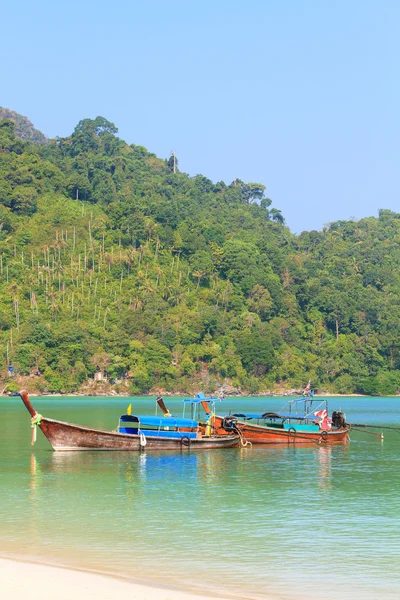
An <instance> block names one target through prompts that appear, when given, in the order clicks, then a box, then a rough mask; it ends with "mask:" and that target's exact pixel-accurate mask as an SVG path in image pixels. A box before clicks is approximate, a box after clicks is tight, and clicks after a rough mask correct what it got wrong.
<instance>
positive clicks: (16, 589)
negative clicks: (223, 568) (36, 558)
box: [0, 558, 221, 600]
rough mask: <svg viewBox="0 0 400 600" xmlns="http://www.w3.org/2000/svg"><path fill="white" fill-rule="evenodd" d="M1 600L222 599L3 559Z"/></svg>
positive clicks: (1, 561)
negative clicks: (55, 599)
mask: <svg viewBox="0 0 400 600" xmlns="http://www.w3.org/2000/svg"><path fill="white" fill-rule="evenodd" d="M0 597H1V598H2V600H26V599H27V598H29V600H39V599H40V600H54V598H57V600H71V598H73V599H74V600H115V598H118V599H119V600H128V599H129V600H205V598H207V599H208V600H221V596H218V597H217V596H199V595H197V594H192V593H190V592H186V591H180V590H175V589H165V588H161V587H151V586H146V585H142V584H138V583H133V582H130V581H127V580H123V579H119V578H117V577H112V576H108V575H101V574H98V573H93V572H87V571H76V570H72V569H68V568H63V567H56V566H51V565H45V564H39V563H30V562H23V561H19V560H14V559H12V560H11V559H8V558H0Z"/></svg>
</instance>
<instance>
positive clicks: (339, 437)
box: [202, 393, 350, 444]
mask: <svg viewBox="0 0 400 600" xmlns="http://www.w3.org/2000/svg"><path fill="white" fill-rule="evenodd" d="M314 403H316V404H314ZM202 406H203V408H204V410H205V412H206V414H207V416H208V419H209V421H211V422H212V430H213V431H214V433H216V434H219V435H224V432H225V433H229V432H231V431H237V432H238V433H239V434H240V436H241V438H243V439H244V440H245V441H247V442H251V443H252V444H310V443H316V444H343V443H345V442H347V441H348V440H349V430H350V425H348V424H346V420H345V417H344V415H343V413H341V412H333V413H332V418H329V416H328V402H327V400H326V399H323V400H316V399H314V397H313V394H312V393H310V395H309V396H305V397H302V398H299V399H297V400H291V401H289V402H288V403H287V404H286V406H285V407H284V408H283V410H282V412H280V413H275V412H266V413H236V414H233V415H228V416H225V417H221V416H218V415H214V414H213V412H212V410H211V408H210V406H209V403H208V402H207V400H203V401H202Z"/></svg>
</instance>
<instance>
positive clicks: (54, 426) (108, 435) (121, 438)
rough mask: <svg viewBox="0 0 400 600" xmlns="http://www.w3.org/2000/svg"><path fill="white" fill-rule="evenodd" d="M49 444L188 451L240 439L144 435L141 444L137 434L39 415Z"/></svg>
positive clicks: (223, 445)
mask: <svg viewBox="0 0 400 600" xmlns="http://www.w3.org/2000/svg"><path fill="white" fill-rule="evenodd" d="M38 426H39V427H40V429H41V430H42V432H43V434H44V435H45V436H46V438H47V439H48V441H49V442H50V444H51V446H52V447H53V449H54V450H56V451H71V450H114V451H126V450H127V451H130V452H138V451H140V450H146V451H148V450H179V449H184V450H187V449H188V448H190V449H191V450H197V449H204V450H207V449H215V448H232V447H233V446H237V445H238V442H239V436H238V434H236V433H235V434H233V435H229V436H209V437H206V436H202V437H198V438H196V439H189V438H187V437H185V436H183V437H177V438H162V437H158V436H146V437H145V442H146V444H145V445H142V443H143V441H144V440H143V438H142V441H141V438H140V436H138V435H132V434H123V433H117V432H115V431H103V430H101V429H91V428H89V427H83V426H81V425H73V424H72V423H64V422H63V421H55V420H53V419H47V418H44V417H43V418H42V420H41V421H40V423H39V425H38Z"/></svg>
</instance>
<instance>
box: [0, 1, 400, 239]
mask: <svg viewBox="0 0 400 600" xmlns="http://www.w3.org/2000/svg"><path fill="white" fill-rule="evenodd" d="M1 21H2V25H1V36H0V49H1V56H2V61H1V78H0V105H2V106H6V107H8V108H12V109H14V110H16V111H17V112H20V113H22V114H24V115H26V116H28V117H29V118H30V119H31V121H32V122H33V123H34V125H35V126H36V127H37V128H38V129H40V130H42V131H43V132H44V133H45V134H46V135H48V136H56V135H60V136H66V135H69V134H70V133H71V132H72V131H73V129H74V127H75V125H76V124H77V123H78V122H79V120H80V119H83V118H86V117H90V118H94V117H96V116H97V115H101V116H103V117H105V118H107V119H109V120H110V121H113V122H114V123H115V124H116V125H117V127H118V128H119V134H120V136H121V137H122V138H123V139H125V140H126V141H127V142H128V143H135V144H141V145H144V146H146V147H147V148H148V150H149V151H152V152H155V153H156V154H157V155H158V156H160V157H162V158H165V157H168V156H169V154H170V151H171V150H174V151H175V152H176V154H177V156H178V159H179V166H180V169H181V170H182V171H185V172H187V173H189V175H196V174H198V173H201V174H203V175H205V176H207V177H209V178H210V179H212V180H213V181H219V180H224V181H226V182H227V183H229V182H231V181H232V180H233V179H234V178H236V177H239V178H240V179H243V180H244V181H256V182H261V183H264V184H265V185H266V186H267V195H268V196H269V197H270V198H272V200H273V206H275V207H276V208H280V209H281V210H282V211H283V214H284V216H285V217H286V219H287V223H288V225H289V226H290V228H291V229H292V231H294V232H297V233H298V232H300V231H302V230H304V229H321V228H322V227H323V226H324V224H326V223H328V222H330V221H335V220H338V219H349V218H351V217H354V218H356V219H358V218H361V217H364V216H376V215H377V211H378V209H379V208H390V209H392V210H396V211H399V210H400V202H399V192H398V179H399V176H398V175H399V165H400V160H399V159H400V156H399V155H400V117H399V110H400V78H399V62H400V61H399V58H400V52H399V49H400V48H399V46H400V2H399V1H398V0H380V1H378V0H273V1H272V0H263V1H262V0H247V1H245V0H240V1H236V0H230V1H225V0H214V1H211V0H202V1H201V2H199V1H198V0H174V1H172V2H168V1H163V2H161V1H160V0H153V1H151V0H148V1H147V2H145V1H144V0H140V1H138V0H114V1H112V2H111V1H108V2H104V1H103V0H97V1H94V0H81V1H79V2H78V1H76V0H69V1H68V2H64V3H61V2H56V1H54V0H52V1H51V2H50V1H49V0H45V1H43V0H42V1H41V0H37V1H35V2H33V1H28V0H18V1H17V2H14V3H11V2H7V3H6V4H5V6H3V7H2V9H1Z"/></svg>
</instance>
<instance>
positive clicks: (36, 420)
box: [31, 413, 43, 446]
mask: <svg viewBox="0 0 400 600" xmlns="http://www.w3.org/2000/svg"><path fill="white" fill-rule="evenodd" d="M42 419H43V417H42V415H39V413H35V414H34V416H33V417H32V419H31V427H32V441H31V445H32V446H34V444H35V442H36V434H37V426H38V425H40V422H41V420H42Z"/></svg>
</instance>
